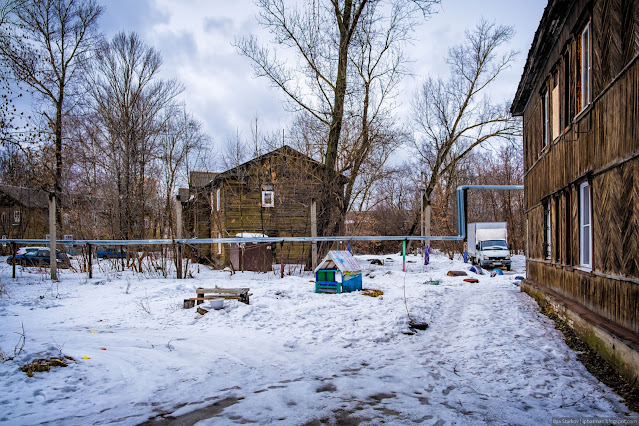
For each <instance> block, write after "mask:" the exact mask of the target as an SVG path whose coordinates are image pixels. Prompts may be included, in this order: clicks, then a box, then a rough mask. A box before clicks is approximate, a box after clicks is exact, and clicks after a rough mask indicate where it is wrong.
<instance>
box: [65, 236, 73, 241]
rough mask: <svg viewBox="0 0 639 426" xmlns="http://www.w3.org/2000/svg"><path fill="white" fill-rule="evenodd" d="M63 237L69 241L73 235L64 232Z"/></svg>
mask: <svg viewBox="0 0 639 426" xmlns="http://www.w3.org/2000/svg"><path fill="white" fill-rule="evenodd" d="M64 239H65V240H66V241H71V240H73V235H72V234H65V235H64Z"/></svg>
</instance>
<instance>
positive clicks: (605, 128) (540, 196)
mask: <svg viewBox="0 0 639 426" xmlns="http://www.w3.org/2000/svg"><path fill="white" fill-rule="evenodd" d="M582 3H583V4H582ZM576 4H577V7H576V11H573V12H574V13H573V16H570V17H568V18H567V20H566V23H565V28H564V30H562V34H561V36H560V39H559V40H558V43H557V45H556V48H555V50H554V51H553V53H552V54H551V55H550V57H549V59H548V65H547V68H546V72H547V74H545V75H539V76H537V78H538V84H539V85H538V90H539V92H540V93H541V92H542V86H543V84H545V81H547V80H548V79H549V78H550V77H551V75H552V72H551V71H552V70H553V69H559V70H561V69H562V61H564V60H565V59H566V58H568V60H569V62H570V69H571V70H573V72H572V73H571V80H570V81H568V82H566V81H562V79H561V76H562V74H561V73H560V86H561V90H560V93H562V94H563V93H565V92H567V93H569V94H570V99H567V100H566V99H563V98H562V101H561V103H562V104H564V103H565V102H568V103H569V105H568V106H569V108H567V110H568V112H569V114H570V115H569V117H566V112H565V110H563V108H562V112H561V114H562V120H561V122H562V123H567V125H566V127H565V128H564V129H563V130H562V131H561V134H560V136H559V137H558V138H557V139H555V140H554V141H552V142H551V143H550V144H549V146H547V147H545V148H544V147H543V145H542V108H541V102H542V101H541V96H540V95H538V94H535V95H533V97H532V99H531V100H530V101H529V103H528V105H527V107H526V111H525V113H524V154H525V155H524V167H525V170H526V172H525V177H524V185H525V194H524V203H525V205H526V210H527V220H528V232H529V246H528V247H529V253H528V257H529V259H531V261H529V262H528V270H527V273H528V277H529V278H530V279H532V280H534V281H536V282H538V283H540V284H543V285H547V286H549V287H551V288H553V289H554V290H556V291H558V292H559V293H561V294H563V295H565V296H567V297H570V298H571V299H573V300H576V301H577V302H579V303H581V304H583V305H584V306H586V307H587V308H589V309H591V310H592V311H594V312H596V313H598V314H600V315H602V316H604V317H606V318H608V319H610V320H612V321H614V322H616V323H618V324H620V325H622V326H624V327H626V328H628V329H630V330H632V331H634V332H635V333H638V332H639V311H638V307H637V303H638V300H639V61H637V59H636V55H637V53H638V52H639V2H638V1H636V0H598V1H595V2H592V3H584V2H576ZM588 7H592V9H590V10H589V9H588ZM582 9H583V10H584V13H582ZM589 16H590V19H591V33H592V103H591V104H590V105H589V106H588V107H587V108H586V109H585V110H584V111H582V112H581V113H580V114H579V115H578V116H577V117H576V118H572V117H573V116H574V115H575V114H577V111H575V107H576V101H575V98H576V82H575V81H574V80H575V79H576V74H575V73H574V70H576V69H577V68H576V67H577V61H578V57H577V55H576V50H575V44H576V39H575V38H573V37H574V33H575V30H578V29H579V28H580V27H581V26H582V25H583V23H584V22H587V20H585V19H587V18H588V17H589ZM557 64H559V66H557ZM624 68H625V69H624ZM566 84H567V85H568V87H567V90H565V89H566V86H564V85H566ZM586 180H588V181H589V182H590V184H591V188H592V210H593V211H592V216H593V217H592V219H593V226H592V228H593V251H592V264H593V268H592V271H581V270H578V265H579V262H580V259H579V248H580V241H579V184H580V183H581V182H584V181H586ZM545 201H549V202H550V205H551V217H552V231H553V232H552V235H553V239H552V242H551V245H552V256H551V259H550V260H546V259H545V256H544V253H543V236H544V221H543V203H544V202H545Z"/></svg>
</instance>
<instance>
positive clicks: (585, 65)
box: [579, 22, 592, 112]
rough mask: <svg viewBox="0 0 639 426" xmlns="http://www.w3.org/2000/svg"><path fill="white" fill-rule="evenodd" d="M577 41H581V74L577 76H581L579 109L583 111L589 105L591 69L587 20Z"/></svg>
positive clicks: (588, 24)
mask: <svg viewBox="0 0 639 426" xmlns="http://www.w3.org/2000/svg"><path fill="white" fill-rule="evenodd" d="M579 43H581V58H579V61H580V65H581V69H580V73H581V75H580V76H579V77H580V78H581V111H583V110H584V109H586V107H587V106H588V105H590V100H591V93H590V92H591V87H590V81H591V80H590V79H591V71H592V54H591V52H590V48H591V43H590V22H588V23H587V24H586V26H585V27H584V29H583V30H582V31H581V34H580V36H579ZM581 111H579V112H581Z"/></svg>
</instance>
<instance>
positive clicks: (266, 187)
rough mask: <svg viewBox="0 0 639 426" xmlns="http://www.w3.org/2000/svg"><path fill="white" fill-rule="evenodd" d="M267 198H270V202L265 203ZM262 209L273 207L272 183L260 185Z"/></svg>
mask: <svg viewBox="0 0 639 426" xmlns="http://www.w3.org/2000/svg"><path fill="white" fill-rule="evenodd" d="M267 197H270V199H271V201H270V202H266V201H267V200H266V199H267ZM262 207H275V191H274V186H273V184H272V183H265V184H262Z"/></svg>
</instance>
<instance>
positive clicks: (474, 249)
mask: <svg viewBox="0 0 639 426" xmlns="http://www.w3.org/2000/svg"><path fill="white" fill-rule="evenodd" d="M466 235H467V237H468V257H469V258H470V261H471V263H472V264H473V265H480V266H481V267H482V268H500V267H505V268H506V270H508V271H510V265H511V262H510V250H509V248H508V230H507V229H506V222H477V223H469V224H468V227H467V234H466Z"/></svg>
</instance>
